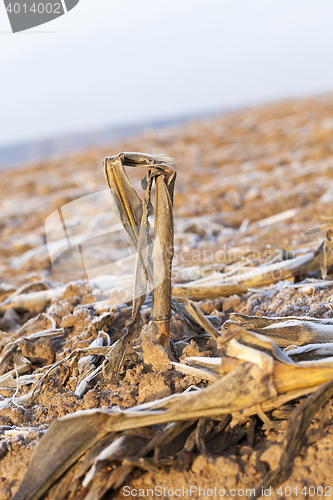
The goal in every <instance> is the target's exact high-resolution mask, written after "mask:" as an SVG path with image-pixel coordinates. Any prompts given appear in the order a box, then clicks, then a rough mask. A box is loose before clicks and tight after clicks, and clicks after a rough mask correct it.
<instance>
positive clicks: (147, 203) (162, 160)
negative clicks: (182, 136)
mask: <svg viewBox="0 0 333 500" xmlns="http://www.w3.org/2000/svg"><path fill="white" fill-rule="evenodd" d="M126 166H128V167H145V168H148V173H147V175H146V177H145V178H144V179H143V182H142V186H143V187H144V189H145V191H146V195H145V199H144V202H143V203H142V201H141V199H140V198H139V196H138V194H137V193H136V191H135V190H134V189H133V188H132V187H131V185H130V183H129V180H128V177H127V175H126V172H125V169H124V167H126ZM104 172H105V177H106V181H107V183H108V186H109V188H110V189H111V192H112V194H113V196H114V198H115V202H116V205H117V208H118V211H119V216H120V219H121V221H122V223H123V226H124V228H125V230H126V231H127V233H128V235H129V237H130V238H131V240H132V243H133V244H134V246H135V248H136V250H137V259H136V270H135V284H134V303H133V313H132V318H131V320H130V322H129V324H128V332H127V334H126V336H125V337H126V341H129V340H130V339H132V338H133V337H134V336H135V333H137V332H138V326H139V324H140V308H141V306H142V304H143V302H144V300H145V294H146V292H147V284H148V283H149V282H150V284H151V286H152V287H153V289H154V290H153V308H152V319H153V336H154V338H155V340H156V341H157V342H159V343H160V344H162V345H163V346H164V347H165V348H166V349H168V350H169V349H170V346H169V323H170V318H171V263H172V258H173V237H174V234H173V212H172V209H173V193H174V184H175V180H176V171H175V169H174V163H173V160H172V159H171V158H168V157H164V156H163V155H147V154H143V153H121V154H119V155H117V156H114V157H111V158H106V160H105V162H104ZM153 181H155V227H154V229H155V235H156V236H155V238H154V241H153V242H152V240H151V237H150V235H149V221H148V216H149V215H150V214H151V213H152V203H151V190H152V185H153ZM151 246H152V251H151Z"/></svg>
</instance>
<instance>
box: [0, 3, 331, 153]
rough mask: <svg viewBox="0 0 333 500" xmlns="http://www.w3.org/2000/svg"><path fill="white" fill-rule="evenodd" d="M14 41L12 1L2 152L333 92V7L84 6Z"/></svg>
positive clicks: (2, 67)
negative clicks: (56, 137)
mask: <svg viewBox="0 0 333 500" xmlns="http://www.w3.org/2000/svg"><path fill="white" fill-rule="evenodd" d="M9 30H10V26H9V22H8V20H7V18H6V13H5V9H4V5H3V2H2V0H1V4H0V75H1V80H0V145H6V144H11V143H15V142H18V141H26V140H30V139H40V138H45V137H50V136H54V135H59V134H60V135H61V134H64V133H67V132H80V131H84V130H94V129H96V128H100V127H104V126H112V125H116V124H117V123H121V124H126V123H133V122H140V121H144V120H150V119H159V118H164V117H172V116H177V115H182V114H189V113H200V112H207V111H215V110H216V111H218V110H222V109H230V108H237V107H240V106H243V105H252V104H256V103H260V102H265V101H269V100H275V99H279V98H283V97H294V96H295V97H298V96H303V95H310V94H318V93H322V92H328V91H333V2H332V0H317V1H316V2H314V1H313V0H80V2H79V4H78V5H77V6H76V7H75V8H74V9H73V10H72V11H70V12H69V13H68V14H66V15H65V16H62V17H60V18H59V19H56V20H54V21H52V22H50V23H48V24H45V25H43V26H39V27H37V28H34V29H33V30H29V31H27V32H22V33H17V34H14V35H13V34H10V33H9ZM34 32H36V33H34ZM41 32H43V33H41ZM50 32H51V33H50Z"/></svg>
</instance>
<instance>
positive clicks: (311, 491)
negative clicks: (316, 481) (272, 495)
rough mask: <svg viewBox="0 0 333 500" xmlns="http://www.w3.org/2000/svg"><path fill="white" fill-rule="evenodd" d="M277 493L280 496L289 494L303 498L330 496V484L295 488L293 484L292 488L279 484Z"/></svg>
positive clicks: (288, 495)
mask: <svg viewBox="0 0 333 500" xmlns="http://www.w3.org/2000/svg"><path fill="white" fill-rule="evenodd" d="M276 494H277V495H280V496H282V495H283V496H285V497H290V496H291V495H293V496H296V497H297V496H301V495H302V496H303V497H304V498H309V497H315V498H318V497H330V496H331V486H317V488H315V487H314V486H304V488H302V489H301V488H297V486H295V487H294V488H291V487H290V486H284V487H283V486H281V487H280V488H279V489H278V490H277V492H276Z"/></svg>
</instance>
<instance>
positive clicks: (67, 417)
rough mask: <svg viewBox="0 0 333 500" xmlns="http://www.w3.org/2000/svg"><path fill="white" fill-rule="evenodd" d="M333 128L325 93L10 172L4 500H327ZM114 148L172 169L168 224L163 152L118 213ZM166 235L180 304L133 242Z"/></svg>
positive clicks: (1, 324) (3, 287) (1, 294)
mask: <svg viewBox="0 0 333 500" xmlns="http://www.w3.org/2000/svg"><path fill="white" fill-rule="evenodd" d="M332 129H333V98H332V96H331V95H327V96H323V97H320V98H317V99H308V100H300V101H287V102H281V103H276V104H271V105H266V106H262V107H258V108H254V109H246V110H241V111H239V112H237V113H231V114H226V115H223V116H219V117H216V118H211V119H209V120H208V119H207V120H202V121H195V122H192V123H188V124H187V125H185V126H183V127H174V128H169V129H166V130H163V131H159V132H147V133H146V134H144V135H142V136H138V137H134V138H131V139H129V140H126V141H122V142H119V143H117V144H113V145H111V146H109V147H107V148H105V149H93V150H87V151H82V152H79V153H76V154H73V155H70V156H68V157H63V158H55V159H52V160H49V161H45V162H41V163H39V164H36V165H31V166H24V167H22V168H17V169H9V170H6V171H4V172H2V174H1V176H2V182H1V186H0V189H1V212H0V228H1V236H0V273H1V283H0V349H1V352H0V478H1V479H0V500H2V499H10V498H14V499H15V500H31V499H35V500H36V499H37V498H42V497H43V496H44V497H45V498H47V499H48V500H61V499H67V500H70V499H77V500H79V499H82V500H83V499H85V500H92V499H97V498H101V499H102V498H104V499H107V498H114V499H120V498H123V497H124V490H123V487H124V486H128V487H130V489H136V490H138V491H139V490H140V489H143V490H144V491H146V490H147V489H154V488H155V487H161V488H162V490H163V488H166V491H167V490H168V489H169V488H170V487H171V485H172V489H173V490H176V489H177V488H180V489H181V490H182V491H183V488H185V489H187V488H190V487H191V486H192V487H193V488H197V489H198V490H199V486H200V487H201V488H202V489H204V490H205V491H206V493H205V494H201V495H200V498H208V497H209V498H214V495H215V497H217V494H215V493H214V494H213V495H210V493H208V490H211V489H213V490H214V488H215V487H216V488H217V490H219V489H221V488H223V489H224V490H225V491H226V492H228V491H229V490H230V489H231V488H236V489H242V490H246V489H248V490H250V489H251V490H253V491H251V493H249V495H248V498H249V497H250V496H251V495H252V498H259V496H260V494H261V492H262V488H266V489H267V488H270V487H271V498H284V496H283V495H285V496H288V491H289V490H286V487H287V486H289V487H290V488H291V489H292V491H293V492H295V491H296V490H295V488H298V490H297V491H298V496H299V495H301V491H304V492H306V494H307V495H310V496H312V492H313V491H315V495H317V496H318V497H319V496H320V494H321V491H323V492H324V494H325V493H327V492H328V490H327V488H328V487H330V477H331V468H332V463H331V462H332V456H331V449H332V446H333V425H332V422H333V405H332V395H333V386H332V379H333V358H332V355H333V342H332V338H333V313H332V311H333V308H332V305H333V302H332V284H333V280H332V277H333V267H332V266H333V252H332V250H333V246H332V242H331V236H332V234H331V227H332V223H333V209H332V200H333V159H332V158H333V157H332V144H331V143H332V141H331V136H332ZM119 151H145V152H147V153H149V154H150V155H152V154H158V153H161V152H165V153H166V154H167V155H168V156H170V157H171V158H175V159H176V163H177V183H176V184H175V192H174V202H173V213H174V219H173V220H172V194H173V186H172V189H171V188H170V182H171V181H170V179H171V177H172V175H171V177H170V172H171V170H170V172H169V171H168V170H164V171H163V173H162V170H161V169H162V167H161V163H158V162H160V161H162V160H160V158H161V157H158V156H156V157H154V158H155V160H154V162H155V163H154V162H153V163H154V164H153V163H150V164H147V166H148V168H150V171H149V172H150V173H149V174H148V177H147V179H146V183H145V184H144V189H143V190H142V189H141V184H140V181H141V179H142V177H143V175H144V174H145V173H146V171H145V172H144V174H143V170H142V169H141V168H140V169H137V168H133V169H131V168H130V169H127V174H128V175H129V183H128V185H127V184H126V182H127V181H126V182H125V180H124V179H125V177H120V179H122V180H121V182H123V184H122V186H123V188H124V186H125V188H124V189H120V190H119V191H117V192H118V195H117V196H118V197H117V196H116V201H115V203H112V198H111V196H110V193H109V192H108V190H107V189H106V187H107V186H106V184H105V180H104V177H103V171H102V168H101V162H102V160H103V159H104V157H107V156H110V154H111V155H115V154H117V153H118V152H119ZM141 156H142V155H141ZM117 158H118V157H117ZM128 158H129V159H128ZM150 158H152V156H150ZM156 158H159V160H156ZM136 160H137V158H136ZM169 160H170V158H164V160H163V161H164V167H163V168H165V164H168V165H169V166H170V163H168V162H169ZM112 161H114V159H113V160H112ZM126 161H129V162H134V160H133V157H127V160H126ZM151 161H152V160H151ZM170 161H171V160H170ZM156 162H157V163H156ZM125 163H126V162H125ZM134 163H135V162H134ZM162 163H163V162H162ZM125 166H126V165H125ZM127 166H128V164H127ZM109 167H110V166H109ZM110 168H111V167H110ZM112 168H113V167H112ZM168 168H169V167H168ZM129 170H130V172H129ZM110 172H111V170H110V171H109V175H111V174H110ZM153 178H154V179H155V178H156V179H159V180H156V184H154V183H153V180H152V179H153ZM119 182H120V181H119V178H116V177H115V178H114V179H113V181H112V179H111V180H110V176H109V186H110V188H111V190H112V192H113V193H114V194H115V190H117V189H118V187H119V185H120V184H119ZM172 182H174V178H172ZM154 185H156V189H155V188H154ZM117 186H118V187H117ZM130 186H132V187H130ZM132 188H133V189H134V190H135V191H134V192H137V193H138V195H136V197H135V195H134V194H133V190H132ZM163 197H164V198H163ZM129 200H130V201H129ZM131 200H132V201H131ZM150 202H152V205H151V204H150ZM170 202H171V205H170ZM128 203H129V204H128ZM141 203H142V206H141ZM168 203H169V205H168ZM152 206H153V207H154V209H155V212H154V213H152ZM140 207H141V208H140ZM116 208H117V210H118V212H120V215H122V214H123V215H122V216H121V217H120V220H119V219H117V217H116V212H117V210H116ZM122 210H123V213H122ZM124 214H125V215H124ZM133 214H134V216H133ZM133 217H134V218H133ZM45 221H47V222H46V225H45ZM143 221H144V222H145V223H144V224H143ZM154 223H155V227H156V225H157V226H158V228H159V231H160V232H161V234H163V235H164V236H165V237H164V239H163V238H162V241H161V244H162V250H163V251H162V255H163V259H162V260H163V266H167V265H168V264H169V263H170V261H171V254H167V252H166V251H167V249H168V248H170V246H172V238H171V236H172V235H171V232H170V231H172V228H173V230H174V258H173V268H172V275H171V287H172V301H170V300H169V298H168V293H169V292H168V290H169V289H170V281H169V284H168V286H169V289H168V288H167V287H165V282H164V285H163V282H162V288H160V289H158V291H157V292H155V293H154V290H153V291H151V290H150V287H149V279H151V278H152V276H153V274H152V273H154V272H155V271H156V269H157V266H156V255H155V256H154V255H152V260H150V261H149V262H148V260H149V259H147V261H145V257H144V256H143V257H142V261H144V264H143V265H142V268H141V271H140V270H139V271H138V265H137V268H136V271H135V251H134V252H133V249H132V251H130V252H129V245H128V243H127V240H126V238H125V236H124V235H125V233H124V232H123V229H122V227H123V225H124V226H125V229H126V230H127V233H128V234H129V235H130V237H131V242H132V244H133V246H134V247H135V248H134V250H135V249H136V250H138V255H140V248H141V250H142V248H143V247H144V245H143V246H142V238H146V239H145V243H149V242H150V240H149V238H150V236H149V225H154ZM140 227H146V230H145V231H144V233H143V232H142V233H140ZM138 228H139V229H138ZM161 228H162V229H161ZM170 228H171V229H170ZM87 242H88V243H87ZM140 242H141V243H140ZM140 245H141V246H140ZM50 255H51V259H52V261H53V266H52V264H51V260H50ZM115 255H116V258H114V256H115ZM142 255H143V254H142ZM139 260H140V259H139ZM154 261H155V271H154ZM150 267H151V268H150ZM140 272H141V278H142V279H143V277H146V278H147V279H148V281H147V280H146V281H145V279H146V278H145V279H144V280H143V281H141V282H140V283H141V284H142V283H145V287H146V288H145V289H144V293H141V294H136V292H135V290H136V287H138V273H140ZM135 273H136V274H135ZM155 274H156V272H155ZM135 275H136V281H135ZM146 283H148V285H147V284H146ZM133 287H134V302H132V299H133ZM157 288H158V287H157ZM170 307H171V313H170ZM168 308H169V309H168ZM170 315H171V317H170ZM169 320H170V326H169V330H168V328H167V326H166V325H168V324H169ZM162 323H163V324H162ZM168 331H169V337H168V336H167V332H168ZM166 339H167V340H166ZM168 339H170V343H169V340H168ZM79 410H86V411H83V412H81V411H80V413H77V412H78V411H79ZM87 410H88V411H87ZM33 452H34V454H33ZM32 454H33V455H32ZM29 463H30V465H29ZM28 466H29V469H28ZM27 471H28V472H27ZM26 472H27V473H26ZM310 487H311V488H312V487H313V488H315V490H313V489H311V490H309V488H310ZM279 488H282V489H280V490H279ZM304 488H306V489H304ZM318 488H319V489H318ZM320 488H323V490H321V489H320ZM325 488H326V489H325ZM254 490H256V492H255V493H254ZM279 492H280V494H279ZM281 492H282V493H281ZM281 494H282V496H281ZM198 495H199V493H198V492H197V493H195V489H193V490H192V498H199V496H198ZM302 495H303V498H306V496H304V495H305V493H303V494H302ZM148 496H149V495H148ZM169 496H172V495H171V494H169ZM152 497H153V496H151V498H152ZM167 497H168V493H167V492H166V493H164V498H167ZM242 497H244V495H242V494H241V493H239V495H238V496H237V495H236V496H235V497H234V498H242ZM291 497H292V496H291Z"/></svg>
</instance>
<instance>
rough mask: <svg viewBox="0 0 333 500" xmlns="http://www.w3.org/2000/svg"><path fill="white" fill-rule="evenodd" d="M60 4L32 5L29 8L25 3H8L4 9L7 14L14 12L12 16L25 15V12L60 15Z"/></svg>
mask: <svg viewBox="0 0 333 500" xmlns="http://www.w3.org/2000/svg"><path fill="white" fill-rule="evenodd" d="M60 7H61V5H60V3H46V4H45V3H33V4H32V5H31V7H30V8H29V7H27V4H26V3H23V4H20V3H17V2H16V3H10V4H8V7H7V8H6V10H7V12H9V13H10V14H11V13H13V12H14V14H19V13H20V12H21V13H22V14H27V12H32V13H33V14H36V13H39V14H43V13H44V12H46V13H47V14H61V10H60Z"/></svg>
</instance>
